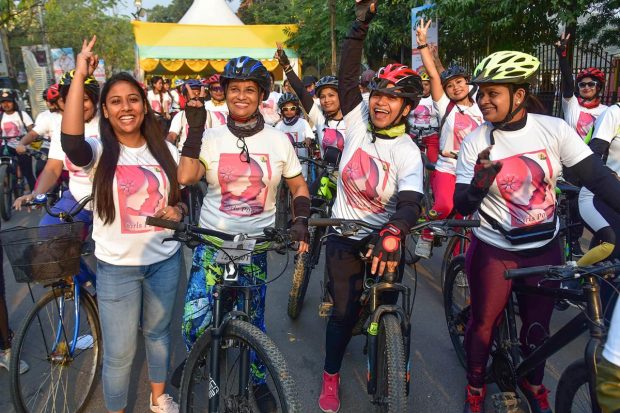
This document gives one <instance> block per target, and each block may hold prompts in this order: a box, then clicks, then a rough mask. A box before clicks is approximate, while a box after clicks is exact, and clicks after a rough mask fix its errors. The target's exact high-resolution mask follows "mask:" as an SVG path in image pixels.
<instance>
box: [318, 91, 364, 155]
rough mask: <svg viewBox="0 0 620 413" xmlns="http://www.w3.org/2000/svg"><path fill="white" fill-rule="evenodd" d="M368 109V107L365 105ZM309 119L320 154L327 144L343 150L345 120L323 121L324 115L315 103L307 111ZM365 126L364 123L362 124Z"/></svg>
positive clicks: (323, 151) (345, 129)
mask: <svg viewBox="0 0 620 413" xmlns="http://www.w3.org/2000/svg"><path fill="white" fill-rule="evenodd" d="M366 110H368V107H366ZM308 117H309V118H310V121H311V122H312V123H313V124H314V126H315V128H316V134H317V137H318V139H319V147H320V148H321V156H322V155H323V154H324V153H325V149H326V148H328V147H329V146H334V147H336V148H338V149H340V151H343V150H344V140H345V138H344V136H345V134H346V131H347V126H346V124H347V122H345V120H344V119H341V120H333V119H330V120H329V121H327V123H326V122H325V115H324V114H323V111H322V110H321V107H320V106H319V105H317V104H316V103H315V104H314V105H313V106H312V109H310V113H308ZM364 127H366V125H364Z"/></svg>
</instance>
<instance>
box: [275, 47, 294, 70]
mask: <svg viewBox="0 0 620 413" xmlns="http://www.w3.org/2000/svg"><path fill="white" fill-rule="evenodd" d="M274 57H275V58H276V60H277V61H278V63H280V66H282V68H284V69H286V68H287V67H290V66H291V61H290V60H288V56H287V55H286V52H285V51H284V49H278V50H276V54H275V56H274Z"/></svg>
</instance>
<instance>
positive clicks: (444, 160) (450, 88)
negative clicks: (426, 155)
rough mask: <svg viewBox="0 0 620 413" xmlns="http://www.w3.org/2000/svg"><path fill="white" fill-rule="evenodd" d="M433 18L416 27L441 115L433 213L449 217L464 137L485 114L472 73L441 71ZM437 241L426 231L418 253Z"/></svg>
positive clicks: (451, 68) (426, 252) (427, 252)
mask: <svg viewBox="0 0 620 413" xmlns="http://www.w3.org/2000/svg"><path fill="white" fill-rule="evenodd" d="M430 25H431V21H430V20H429V21H427V22H426V23H425V22H424V19H422V20H421V21H420V25H419V26H418V28H417V29H416V39H417V42H418V47H417V48H418V50H420V54H421V55H422V62H423V63H424V67H425V68H426V73H427V74H428V77H429V78H430V82H431V97H432V98H433V105H434V106H435V110H436V111H437V113H438V115H439V129H440V136H439V156H438V158H437V163H436V165H435V172H434V173H433V179H432V181H431V184H432V189H433V196H434V198H435V203H434V205H433V208H432V211H434V213H433V214H432V216H433V217H436V218H437V219H442V218H445V217H447V216H448V215H449V214H450V212H452V209H453V208H454V202H453V200H452V198H453V196H454V183H455V181H456V159H457V158H458V153H459V149H460V147H461V142H463V138H465V136H467V134H468V133H470V132H471V131H473V130H474V129H476V128H477V127H478V125H480V124H481V123H482V113H480V109H479V108H478V105H477V104H476V102H475V101H474V100H473V98H472V96H471V91H470V87H469V85H468V84H467V82H468V80H469V74H468V73H467V72H466V71H465V69H464V68H463V67H461V66H458V65H452V66H449V67H448V68H447V69H446V70H444V71H443V72H441V75H440V74H439V72H438V71H437V66H436V65H435V58H434V57H433V53H432V52H431V50H430V48H429V46H428V44H427V43H426V38H427V32H428V28H429V27H430ZM432 241H433V237H432V234H431V233H430V231H425V232H424V233H423V234H422V236H421V237H420V239H419V240H418V243H417V244H416V250H415V253H416V255H418V256H420V257H424V258H428V257H429V256H430V253H431V243H432Z"/></svg>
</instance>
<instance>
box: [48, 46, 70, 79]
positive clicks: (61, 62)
mask: <svg viewBox="0 0 620 413" xmlns="http://www.w3.org/2000/svg"><path fill="white" fill-rule="evenodd" d="M52 67H53V68H54V78H56V83H58V82H60V78H61V77H62V74H63V73H65V72H68V71H69V70H73V69H75V57H74V56H73V49H72V48H70V47H63V48H61V49H52Z"/></svg>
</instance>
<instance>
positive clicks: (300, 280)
mask: <svg viewBox="0 0 620 413" xmlns="http://www.w3.org/2000/svg"><path fill="white" fill-rule="evenodd" d="M332 150H333V151H338V154H335V155H332V154H331V151H332ZM326 152H328V156H326V157H325V158H326V159H327V161H316V160H314V159H311V158H302V157H300V159H301V160H302V161H304V162H308V163H309V164H312V165H314V166H316V167H317V169H320V170H321V171H322V172H321V174H320V175H319V178H317V182H318V184H319V185H318V188H317V189H316V192H315V193H314V194H311V196H310V198H311V199H310V202H311V204H310V219H316V218H327V217H329V216H330V215H331V209H332V206H333V204H334V200H335V195H336V181H337V179H338V178H337V173H338V163H339V160H340V151H339V150H338V149H337V148H333V149H330V148H328V149H327V151H326ZM308 232H309V233H310V239H309V242H308V245H309V249H308V252H307V253H304V254H301V255H298V256H297V261H296V263H295V270H294V272H293V279H292V285H291V290H290V292H289V295H288V307H287V314H288V316H289V317H290V318H292V319H293V320H294V319H296V318H297V317H299V314H300V313H301V309H302V306H303V303H304V299H305V297H306V291H307V290H308V284H309V283H310V275H311V274H312V270H313V269H314V267H316V266H317V265H318V263H319V258H320V255H321V246H322V244H323V235H324V234H325V229H324V228H317V227H309V228H308ZM321 311H323V310H322V309H321V308H319V314H321Z"/></svg>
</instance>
